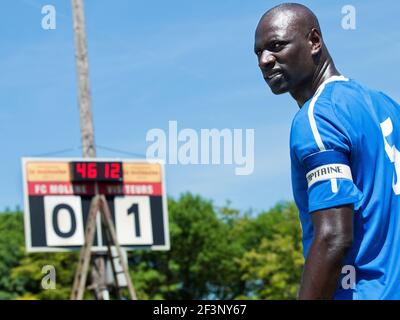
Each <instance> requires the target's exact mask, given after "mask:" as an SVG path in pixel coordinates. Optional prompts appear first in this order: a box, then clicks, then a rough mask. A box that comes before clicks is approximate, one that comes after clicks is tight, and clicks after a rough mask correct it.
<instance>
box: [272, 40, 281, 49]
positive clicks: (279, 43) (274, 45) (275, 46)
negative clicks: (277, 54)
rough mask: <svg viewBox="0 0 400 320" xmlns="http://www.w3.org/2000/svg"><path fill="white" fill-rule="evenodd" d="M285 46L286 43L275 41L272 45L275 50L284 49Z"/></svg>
mask: <svg viewBox="0 0 400 320" xmlns="http://www.w3.org/2000/svg"><path fill="white" fill-rule="evenodd" d="M283 46H284V43H282V42H274V43H272V45H271V47H272V49H273V50H277V49H282V48H283Z"/></svg>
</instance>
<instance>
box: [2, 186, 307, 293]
mask: <svg viewBox="0 0 400 320" xmlns="http://www.w3.org/2000/svg"><path fill="white" fill-rule="evenodd" d="M168 211H169V229H170V240H171V250H169V251H132V252H129V256H128V257H129V269H130V273H131V276H132V280H133V283H134V286H135V289H136V291H137V293H138V297H139V298H140V299H293V298H295V297H296V293H297V290H298V284H299V281H300V274H301V270H302V264H303V258H302V254H301V240H300V226H299V221H298V217H297V210H296V208H295V206H294V205H293V204H292V203H283V204H279V205H277V206H276V207H274V208H273V209H271V210H269V211H268V212H263V213H260V214H258V215H254V216H253V215H252V214H251V213H249V212H248V213H241V212H239V211H238V210H235V209H233V208H231V207H230V206H229V205H227V206H225V207H222V208H216V207H215V206H214V205H213V203H212V202H211V201H208V200H205V199H203V198H201V197H200V196H195V195H192V194H190V193H187V194H183V195H182V196H181V197H180V198H179V199H170V200H169V201H168ZM77 260H78V254H77V253H76V252H75V253H52V254H50V253H31V254H27V253H26V252H25V251H24V243H23V223H22V214H21V213H7V214H0V276H1V278H0V299H16V298H18V299H68V298H69V294H70V290H71V286H72V282H73V277H74V273H75V269H76V263H77ZM45 265H52V266H54V267H55V269H56V289H55V290H44V289H43V288H42V286H41V281H42V278H43V277H44V276H45V274H43V273H42V268H43V266H45ZM85 297H86V298H91V295H90V293H87V295H86V296H85Z"/></svg>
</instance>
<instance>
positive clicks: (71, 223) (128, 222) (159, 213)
mask: <svg viewBox="0 0 400 320" xmlns="http://www.w3.org/2000/svg"><path fill="white" fill-rule="evenodd" d="M22 172H23V184H24V206H25V208H24V219H25V242H26V248H27V251H28V252H44V251H49V252H56V251H67V250H75V249H80V248H81V247H82V246H83V245H84V241H85V227H86V221H87V217H88V215H89V208H90V203H91V200H92V198H93V197H94V196H95V195H96V194H102V195H104V196H105V197H106V199H107V203H108V206H109V208H110V211H111V215H112V219H113V222H114V226H115V231H116V234H117V239H118V241H119V244H120V245H121V246H122V247H124V248H126V249H140V248H142V249H153V250H168V249H169V230H168V212H167V199H166V193H165V181H164V166H163V164H162V163H161V162H155V161H145V160H125V159H123V160H120V159H99V158H96V159H88V158H84V159H59V158H50V159H49V158H48V159H42V158H41V159H39V158H23V159H22ZM106 241H107V240H106V237H105V232H104V230H103V229H102V227H101V223H100V215H97V227H96V234H95V240H94V243H93V247H92V250H93V251H105V250H107V242H106Z"/></svg>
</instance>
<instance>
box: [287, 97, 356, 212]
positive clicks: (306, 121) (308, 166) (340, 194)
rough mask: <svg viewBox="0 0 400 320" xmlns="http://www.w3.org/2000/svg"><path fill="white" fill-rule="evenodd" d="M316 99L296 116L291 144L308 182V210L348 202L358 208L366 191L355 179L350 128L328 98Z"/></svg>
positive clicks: (311, 210)
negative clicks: (347, 127)
mask: <svg viewBox="0 0 400 320" xmlns="http://www.w3.org/2000/svg"><path fill="white" fill-rule="evenodd" d="M313 100H314V99H313ZM313 100H312V101H311V103H310V104H309V105H308V107H307V109H305V110H301V111H302V112H301V114H300V113H299V114H298V116H296V118H295V119H294V121H293V124H292V130H291V146H290V147H291V152H292V154H294V156H295V157H296V160H297V161H298V163H299V164H300V167H301V168H302V169H303V172H304V179H305V180H306V182H307V187H308V189H307V195H308V211H309V212H313V211H317V210H323V209H327V208H331V207H336V206H340V205H345V204H354V209H355V210H357V209H358V208H359V207H360V205H361V200H362V196H363V195H362V192H361V191H360V190H359V189H358V188H357V186H356V185H355V184H354V182H353V177H352V172H351V163H350V153H351V151H352V144H351V139H350V137H349V134H348V130H347V129H346V128H345V127H344V126H343V125H342V124H341V123H340V121H339V119H338V118H337V117H336V114H335V112H334V110H333V106H332V103H331V101H330V100H329V99H327V98H320V99H318V100H317V101H313Z"/></svg>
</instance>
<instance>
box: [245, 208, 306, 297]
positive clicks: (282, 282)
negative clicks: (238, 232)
mask: <svg viewBox="0 0 400 320" xmlns="http://www.w3.org/2000/svg"><path fill="white" fill-rule="evenodd" d="M297 219H298V218H297V210H296V208H295V206H294V204H286V205H278V206H276V207H275V208H274V209H272V210H271V211H269V212H265V213H263V214H260V215H259V216H258V217H257V219H256V220H255V223H254V224H255V226H257V227H259V226H264V230H265V232H264V236H263V237H262V239H261V241H260V242H259V243H258V244H257V245H255V246H254V247H253V248H251V249H250V250H248V251H247V252H246V253H245V254H244V256H243V258H242V259H241V261H240V264H241V270H242V271H243V279H245V280H246V281H247V282H248V284H249V286H250V290H249V292H248V296H252V295H253V296H254V297H255V298H257V299H295V298H296V295H297V291H298V287H299V281H300V278H301V270H302V266H303V264H304V259H303V255H302V246H301V230H300V225H299V222H298V220H297Z"/></svg>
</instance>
